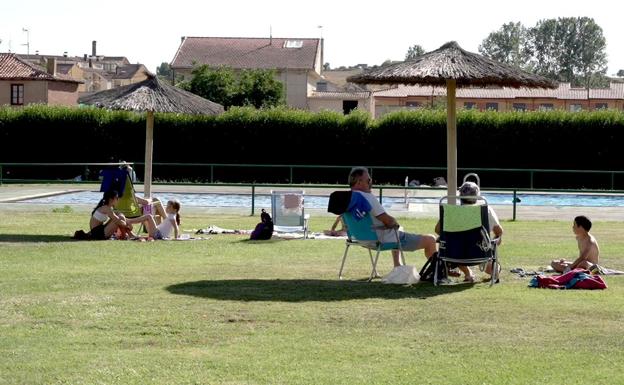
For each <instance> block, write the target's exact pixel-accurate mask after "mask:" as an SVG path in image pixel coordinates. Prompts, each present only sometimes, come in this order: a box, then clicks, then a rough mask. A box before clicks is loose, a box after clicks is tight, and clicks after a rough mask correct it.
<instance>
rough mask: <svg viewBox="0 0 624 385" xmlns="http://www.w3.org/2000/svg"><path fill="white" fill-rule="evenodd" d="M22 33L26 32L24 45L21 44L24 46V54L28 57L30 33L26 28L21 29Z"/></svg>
mask: <svg viewBox="0 0 624 385" xmlns="http://www.w3.org/2000/svg"><path fill="white" fill-rule="evenodd" d="M22 32H26V44H22V45H25V46H26V54H27V55H30V31H29V30H28V28H22Z"/></svg>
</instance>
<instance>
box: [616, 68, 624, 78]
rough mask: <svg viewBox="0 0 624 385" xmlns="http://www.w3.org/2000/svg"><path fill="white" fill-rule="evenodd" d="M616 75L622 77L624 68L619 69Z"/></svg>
mask: <svg viewBox="0 0 624 385" xmlns="http://www.w3.org/2000/svg"><path fill="white" fill-rule="evenodd" d="M616 76H618V77H620V78H621V77H624V70H619V71H618V72H617V75H616Z"/></svg>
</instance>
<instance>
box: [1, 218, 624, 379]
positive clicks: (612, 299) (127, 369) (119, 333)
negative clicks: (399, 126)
mask: <svg viewBox="0 0 624 385" xmlns="http://www.w3.org/2000/svg"><path fill="white" fill-rule="evenodd" d="M60 211H61V212H52V210H51V209H38V211H27V212H23V213H19V214H16V213H15V212H14V211H11V212H6V211H5V212H3V211H2V210H0V218H2V220H1V221H0V354H1V356H2V360H0V384H124V385H126V384H622V383H624V371H622V362H624V299H623V298H624V277H606V280H607V283H608V285H609V288H608V289H607V290H605V291H581V290H578V291H575V290H570V291H556V290H546V289H530V288H527V283H528V280H527V279H521V278H519V277H517V276H516V275H514V274H511V273H509V272H508V271H509V268H512V267H523V268H525V269H536V268H538V267H540V266H545V265H546V264H547V262H548V261H549V260H551V259H553V258H561V257H567V258H571V257H574V256H575V255H576V253H577V251H576V243H575V240H574V237H573V235H572V232H571V222H570V223H568V222H559V221H539V222H537V221H524V222H517V223H513V222H504V223H503V226H504V228H505V230H506V234H505V237H504V244H503V246H502V248H501V256H502V263H503V267H504V272H503V274H502V283H501V284H500V285H496V286H495V287H493V288H490V287H489V286H488V285H487V284H482V283H479V284H475V285H468V284H461V285H452V286H442V287H433V286H432V285H431V284H429V283H420V284H417V285H415V286H412V287H398V286H386V285H383V284H381V283H378V282H374V283H366V282H361V281H343V282H340V281H337V279H336V278H337V272H338V267H339V263H340V258H341V257H342V252H343V248H344V242H343V241H332V240H292V241H279V240H278V241H274V240H272V241H266V242H249V241H247V240H246V237H245V236H236V235H218V236H210V239H209V240H205V241H189V242H164V241H159V242H147V243H146V242H144V243H141V242H129V241H101V242H84V241H83V242H75V241H71V240H70V239H69V235H70V234H72V233H73V231H74V230H77V229H79V228H83V227H84V226H86V224H87V222H88V221H87V216H88V213H85V212H81V213H72V212H62V211H63V210H60ZM182 214H183V218H182V219H183V224H182V228H183V229H191V228H200V227H207V226H208V225H211V224H214V225H218V226H220V227H225V228H253V226H254V224H255V223H256V222H257V218H250V217H247V216H226V215H223V216H197V215H193V214H192V213H188V212H184V211H183V213H182ZM331 222H332V218H330V217H313V218H312V223H311V226H312V229H313V230H314V231H319V230H321V229H323V228H328V227H329V226H330V225H331ZM401 223H402V224H403V225H404V226H405V227H406V228H407V230H409V231H417V232H431V231H432V228H433V225H434V222H433V221H432V220H415V219H402V220H401ZM592 232H593V233H594V235H595V236H596V237H597V239H598V241H599V242H600V245H601V249H602V254H603V259H602V261H603V264H604V265H605V266H607V267H611V268H617V269H621V270H624V260H623V259H622V257H623V256H624V238H622V235H621V234H622V233H624V223H615V222H599V223H595V225H594V230H593V231H592ZM407 261H408V263H410V264H415V265H418V266H419V267H420V266H421V265H422V264H423V262H424V257H423V255H422V253H421V252H417V253H409V254H407ZM390 265H391V259H390V256H389V254H386V255H384V256H383V259H381V262H380V270H381V272H382V273H387V272H388V271H389V270H390ZM369 266H370V264H369V262H368V255H367V254H366V253H365V251H364V250H362V249H355V251H354V253H353V254H352V258H351V259H349V260H348V261H347V267H346V276H347V277H350V278H353V279H356V280H360V279H362V278H365V277H366V276H367V274H368V272H369Z"/></svg>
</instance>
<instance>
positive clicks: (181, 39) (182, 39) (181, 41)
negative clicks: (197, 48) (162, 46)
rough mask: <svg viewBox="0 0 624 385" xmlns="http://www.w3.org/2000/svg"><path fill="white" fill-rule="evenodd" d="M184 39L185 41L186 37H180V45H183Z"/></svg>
mask: <svg viewBox="0 0 624 385" xmlns="http://www.w3.org/2000/svg"><path fill="white" fill-rule="evenodd" d="M184 39H186V37H185V36H182V37H181V38H180V44H182V43H184Z"/></svg>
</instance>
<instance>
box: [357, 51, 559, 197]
mask: <svg viewBox="0 0 624 385" xmlns="http://www.w3.org/2000/svg"><path fill="white" fill-rule="evenodd" d="M347 80H348V81H350V82H353V83H360V84H362V83H363V84H407V85H414V84H424V85H432V86H446V101H447V107H446V108H447V123H446V124H447V180H448V195H449V197H451V198H450V199H449V202H451V203H454V202H455V198H454V197H455V196H456V193H457V122H456V116H455V109H456V105H455V103H456V101H455V90H456V88H457V87H470V86H472V87H474V86H476V87H486V86H492V85H495V86H501V87H512V88H520V87H528V88H557V84H556V83H555V82H553V81H551V80H549V79H546V78H544V77H542V76H538V75H534V74H531V73H528V72H525V71H522V70H520V69H518V68H515V67H512V66H509V65H506V64H502V63H499V62H497V61H494V60H491V59H488V58H486V57H484V56H481V55H478V54H475V53H472V52H468V51H464V50H463V49H462V48H461V47H460V46H459V45H458V44H457V43H456V42H454V41H451V42H449V43H446V44H444V45H443V46H442V47H440V48H438V49H437V50H435V51H431V52H428V53H426V54H424V55H422V56H419V57H417V58H414V59H412V60H408V61H405V62H402V63H397V64H392V65H388V66H385V67H381V68H377V69H374V70H371V71H368V72H364V73H362V74H359V75H355V76H351V77H349V78H348V79H347Z"/></svg>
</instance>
